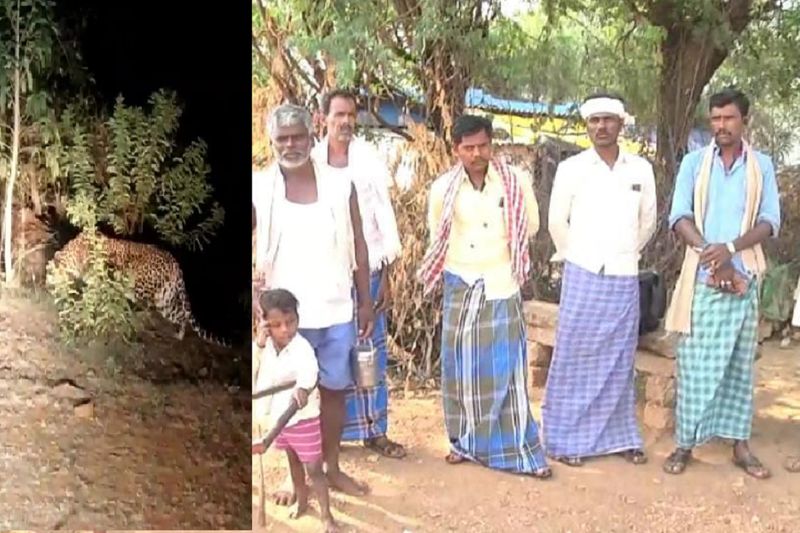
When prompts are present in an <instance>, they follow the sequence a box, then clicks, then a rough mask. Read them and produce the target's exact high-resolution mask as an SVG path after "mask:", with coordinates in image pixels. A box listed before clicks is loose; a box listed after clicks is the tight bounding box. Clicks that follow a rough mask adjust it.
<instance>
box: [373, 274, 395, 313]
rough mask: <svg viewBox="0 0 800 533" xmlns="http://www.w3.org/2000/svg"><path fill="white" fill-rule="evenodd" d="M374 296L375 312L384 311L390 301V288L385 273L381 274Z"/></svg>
mask: <svg viewBox="0 0 800 533" xmlns="http://www.w3.org/2000/svg"><path fill="white" fill-rule="evenodd" d="M384 268H386V267H384ZM376 296H377V298H375V313H376V314H378V313H382V312H384V311H386V310H387V309H388V308H389V305H391V303H392V288H391V286H390V285H389V277H388V276H386V274H381V284H380V286H379V287H378V294H377V295H376Z"/></svg>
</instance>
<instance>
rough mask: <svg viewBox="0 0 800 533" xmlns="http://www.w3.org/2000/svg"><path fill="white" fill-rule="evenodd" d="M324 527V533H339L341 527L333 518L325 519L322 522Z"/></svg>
mask: <svg viewBox="0 0 800 533" xmlns="http://www.w3.org/2000/svg"><path fill="white" fill-rule="evenodd" d="M322 525H323V526H324V527H323V529H322V531H323V532H324V533H339V526H337V525H336V522H334V521H333V517H332V516H330V517H328V518H325V519H324V520H323V521H322Z"/></svg>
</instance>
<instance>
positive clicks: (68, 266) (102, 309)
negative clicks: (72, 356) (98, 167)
mask: <svg viewBox="0 0 800 533" xmlns="http://www.w3.org/2000/svg"><path fill="white" fill-rule="evenodd" d="M70 215H71V218H72V219H73V220H75V221H76V222H79V223H80V224H81V225H82V227H85V228H93V218H94V213H93V209H92V206H91V204H90V203H89V199H88V198H87V197H85V196H79V197H77V198H75V200H74V201H73V202H72V203H71V204H70ZM84 232H85V233H84V235H85V237H86V238H87V241H88V247H87V251H86V256H85V257H82V258H81V260H80V261H77V262H75V263H73V262H70V261H63V262H62V264H60V265H59V266H58V267H56V265H55V262H50V263H49V264H48V265H47V286H48V289H49V291H50V293H51V294H52V295H53V300H54V302H55V305H56V309H57V310H58V319H59V320H58V323H59V330H60V333H61V337H62V339H63V340H65V341H66V342H67V343H68V344H74V343H76V342H78V341H84V342H86V341H91V340H98V341H109V340H122V341H124V342H130V341H131V340H132V339H133V336H134V334H135V332H136V330H137V326H138V322H137V317H136V314H135V308H134V305H135V298H134V290H133V280H132V279H131V278H130V277H129V276H126V275H125V273H124V272H122V271H119V270H115V269H113V268H111V267H110V265H109V263H108V257H107V255H106V250H105V247H104V246H103V243H102V241H101V238H100V236H99V235H98V234H97V233H96V232H95V231H94V230H93V229H88V230H87V229H85V230H84Z"/></svg>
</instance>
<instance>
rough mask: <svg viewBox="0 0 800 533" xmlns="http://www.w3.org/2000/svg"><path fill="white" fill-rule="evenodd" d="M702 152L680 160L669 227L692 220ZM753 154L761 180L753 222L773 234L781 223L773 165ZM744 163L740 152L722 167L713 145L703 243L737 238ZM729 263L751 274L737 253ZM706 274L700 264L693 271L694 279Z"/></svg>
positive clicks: (742, 206) (743, 196) (743, 194)
mask: <svg viewBox="0 0 800 533" xmlns="http://www.w3.org/2000/svg"><path fill="white" fill-rule="evenodd" d="M704 151H705V148H701V149H699V150H694V151H692V152H689V153H688V154H686V156H684V158H683V161H681V166H680V169H679V170H678V176H677V177H676V178H675V193H674V194H673V197H672V209H671V210H670V214H669V225H670V228H674V227H675V224H676V223H677V222H678V221H679V220H680V219H682V218H689V219H691V221H692V223H694V188H695V183H696V181H697V177H698V175H699V174H700V165H701V164H702V162H703V155H704ZM753 153H754V154H755V156H756V161H757V164H758V167H759V169H760V170H761V179H762V188H761V203H760V204H759V206H758V215H757V217H756V222H768V223H769V224H770V226H772V236H773V237H776V236H777V235H778V231H779V229H780V224H781V207H780V198H779V195H778V183H777V180H776V178H775V167H774V166H773V164H772V160H771V159H770V158H769V157H768V156H766V155H764V154H762V153H760V152H758V151H756V150H753ZM746 163H747V153H746V152H742V153H741V154H739V155H738V157H737V158H736V159H735V160H734V162H733V165H731V168H730V169H729V170H725V164H724V163H723V162H722V158H721V156H720V150H719V147H717V146H715V147H714V157H713V159H712V163H711V174H710V176H709V182H708V198H707V204H706V213H705V220H704V221H703V228H702V231H703V238H704V239H705V240H706V242H709V243H728V242H732V241H734V240H736V239H737V238H739V236H740V234H741V231H742V219H743V218H744V212H745V202H746V198H747V187H746V185H747V164H746ZM731 262H732V264H733V266H734V268H735V269H736V270H737V271H738V272H739V273H741V274H742V275H744V276H746V277H752V276H753V275H754V274H753V273H752V272H748V271H747V269H746V268H745V266H744V263H743V261H742V256H741V254H740V253H736V254H734V256H733V259H732V261H731ZM708 274H709V273H708V269H707V268H706V267H704V266H702V265H701V266H700V268H699V269H698V272H697V281H699V282H703V281H705V280H706V279H707V278H708Z"/></svg>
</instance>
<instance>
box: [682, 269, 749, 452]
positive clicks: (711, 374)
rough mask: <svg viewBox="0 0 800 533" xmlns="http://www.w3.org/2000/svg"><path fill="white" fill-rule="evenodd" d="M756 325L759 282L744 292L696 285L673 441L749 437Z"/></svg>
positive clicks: (694, 443) (695, 442) (690, 442)
mask: <svg viewBox="0 0 800 533" xmlns="http://www.w3.org/2000/svg"><path fill="white" fill-rule="evenodd" d="M757 329H758V290H757V284H756V282H755V281H752V282H751V283H750V287H749V288H748V290H747V293H746V294H745V295H744V296H736V295H733V294H727V293H722V292H720V291H718V290H716V289H712V288H711V287H708V286H707V285H705V284H704V283H697V284H696V285H695V289H694V300H693V301H692V331H691V335H688V336H685V337H683V338H682V339H681V341H680V343H679V344H678V398H677V407H676V412H675V415H676V427H675V440H676V442H677V445H678V446H679V447H680V448H685V449H688V448H693V447H695V446H699V445H701V444H703V443H705V442H707V441H709V440H711V439H712V438H713V437H721V438H728V439H736V440H746V439H749V438H750V429H751V424H752V419H753V374H754V371H753V363H754V360H755V354H756V347H757Z"/></svg>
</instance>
